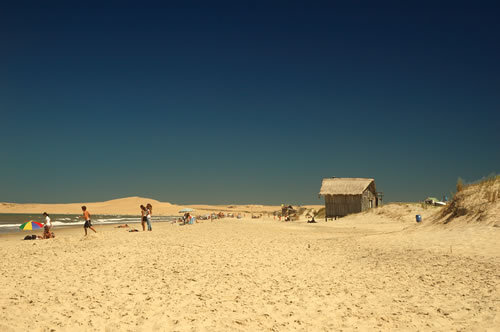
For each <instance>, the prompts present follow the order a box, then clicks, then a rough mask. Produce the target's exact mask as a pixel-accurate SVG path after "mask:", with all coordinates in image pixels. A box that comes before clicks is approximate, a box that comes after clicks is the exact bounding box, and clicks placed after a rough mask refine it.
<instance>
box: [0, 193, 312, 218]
mask: <svg viewBox="0 0 500 332" xmlns="http://www.w3.org/2000/svg"><path fill="white" fill-rule="evenodd" d="M146 203H151V204H152V205H153V211H154V213H155V215H177V214H179V213H178V212H179V211H180V210H181V209H183V208H192V209H194V210H195V211H196V213H197V214H207V213H211V212H220V211H222V212H225V213H226V212H233V213H249V214H252V213H254V214H271V213H273V212H274V211H278V210H279V209H280V206H278V205H251V204H250V205H201V204H198V205H178V204H171V203H168V202H160V201H157V200H155V199H152V198H144V197H127V198H120V199H113V200H110V201H105V202H82V203H68V204H33V203H27V204H17V203H0V213H42V212H44V211H47V212H48V213H54V214H79V213H80V212H81V206H82V205H86V206H87V208H88V209H89V211H91V213H93V214H104V215H106V214H107V215H114V214H120V215H139V214H140V210H139V206H140V205H141V204H143V205H146ZM319 207H320V206H314V205H311V206H306V208H309V209H314V208H316V209H318V208H319Z"/></svg>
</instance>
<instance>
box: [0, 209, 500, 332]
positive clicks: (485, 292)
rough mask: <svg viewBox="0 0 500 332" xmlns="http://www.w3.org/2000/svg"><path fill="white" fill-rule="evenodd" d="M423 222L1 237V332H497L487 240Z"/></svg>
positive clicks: (235, 223)
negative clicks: (45, 237) (26, 238)
mask: <svg viewBox="0 0 500 332" xmlns="http://www.w3.org/2000/svg"><path fill="white" fill-rule="evenodd" d="M415 212H419V213H421V214H422V215H423V217H424V222H423V223H422V224H417V223H415V222H414V219H413V218H414V213H415ZM410 213H411V214H410ZM433 213H435V211H433V209H431V210H424V209H421V208H419V207H418V206H415V205H388V206H385V207H382V208H379V209H376V210H373V211H370V212H367V213H361V214H357V215H353V216H350V217H346V218H342V219H340V220H337V221H329V222H324V221H320V222H318V223H317V224H307V223H306V222H305V220H300V221H296V222H286V223H285V222H279V221H277V220H273V219H272V218H264V219H250V218H245V219H242V220H236V219H222V220H219V221H215V222H210V221H204V222H203V223H199V224H195V225H189V226H179V225H176V224H174V225H172V224H169V223H157V224H155V225H153V227H154V229H153V232H138V233H129V232H127V230H126V229H118V228H114V227H113V226H101V227H99V228H98V229H97V230H98V233H97V234H90V235H89V236H88V237H84V236H83V229H81V228H70V229H62V230H56V233H57V237H56V238H55V239H50V240H40V241H21V239H20V235H19V234H8V235H3V236H1V237H0V238H1V241H0V246H1V251H2V254H3V259H2V260H1V262H0V271H1V272H0V273H1V274H0V278H1V279H0V280H1V283H2V288H1V289H0V307H1V311H0V330H2V331H19V330H34V331H75V330H82V331H290V330H297V331H332V330H353V329H359V330H447V331H449V330H474V331H484V330H491V331H494V330H498V326H500V316H499V314H498V308H499V301H500V293H499V283H500V242H499V241H498V239H499V238H500V237H499V235H500V228H498V227H495V226H488V225H485V226H481V225H470V224H464V223H462V224H456V225H446V226H444V227H443V225H438V224H435V223H430V222H428V223H426V221H427V219H428V218H429V216H430V215H431V214H433Z"/></svg>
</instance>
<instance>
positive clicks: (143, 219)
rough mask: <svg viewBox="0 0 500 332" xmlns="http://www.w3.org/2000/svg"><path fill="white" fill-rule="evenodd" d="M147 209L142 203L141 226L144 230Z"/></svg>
mask: <svg viewBox="0 0 500 332" xmlns="http://www.w3.org/2000/svg"><path fill="white" fill-rule="evenodd" d="M147 215H148V211H147V210H146V207H145V206H144V205H141V226H142V230H143V231H146V222H147V221H148V217H147Z"/></svg>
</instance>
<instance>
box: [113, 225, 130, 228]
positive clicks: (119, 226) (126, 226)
mask: <svg viewBox="0 0 500 332" xmlns="http://www.w3.org/2000/svg"><path fill="white" fill-rule="evenodd" d="M128 227H129V226H128V224H125V225H118V226H115V228H128Z"/></svg>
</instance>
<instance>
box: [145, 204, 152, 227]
mask: <svg viewBox="0 0 500 332" xmlns="http://www.w3.org/2000/svg"><path fill="white" fill-rule="evenodd" d="M146 209H147V215H146V221H147V222H148V231H152V230H153V228H152V227H151V215H152V214H153V206H152V205H151V204H149V203H148V204H147V205H146Z"/></svg>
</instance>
